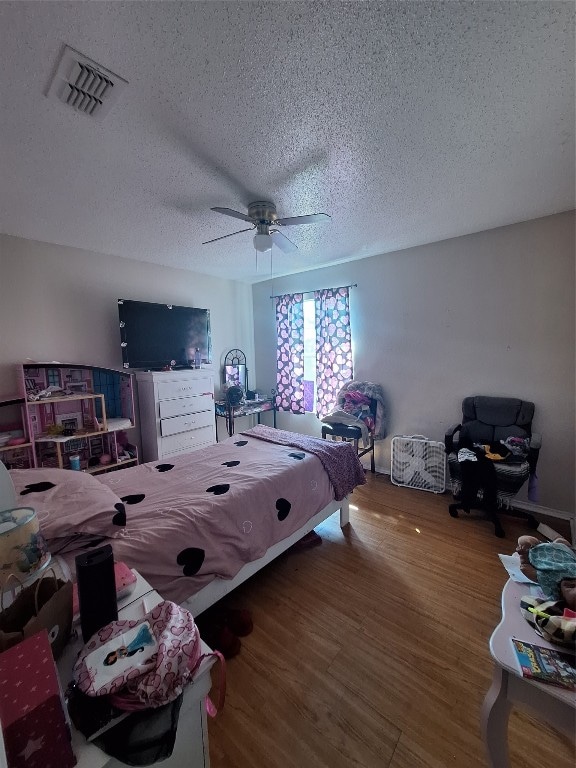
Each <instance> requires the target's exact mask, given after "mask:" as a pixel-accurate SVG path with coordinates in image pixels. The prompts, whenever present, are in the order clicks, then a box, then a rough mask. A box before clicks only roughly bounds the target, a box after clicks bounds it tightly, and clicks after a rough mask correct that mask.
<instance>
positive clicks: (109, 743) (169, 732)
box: [93, 694, 183, 765]
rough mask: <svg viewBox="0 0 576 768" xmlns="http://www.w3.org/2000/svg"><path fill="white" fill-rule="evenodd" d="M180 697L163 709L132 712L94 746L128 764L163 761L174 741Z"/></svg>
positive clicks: (98, 739) (169, 752)
mask: <svg viewBox="0 0 576 768" xmlns="http://www.w3.org/2000/svg"><path fill="white" fill-rule="evenodd" d="M182 697H183V694H180V696H178V697H177V698H176V699H174V701H171V702H170V703H169V704H164V706H162V707H155V708H154V709H142V710H139V711H138V712H132V713H131V714H130V715H128V717H125V718H124V719H123V720H121V721H120V722H119V723H118V724H117V725H114V726H112V728H110V729H109V730H107V731H105V732H104V733H102V734H101V735H100V736H98V737H97V738H95V739H94V741H93V743H94V744H96V746H97V747H100V749H101V750H102V751H103V752H106V754H107V755H110V756H111V757H115V758H116V759H117V760H120V761H121V762H122V763H126V764H127V765H152V763H156V762H158V761H159V760H166V758H168V757H170V755H171V754H172V750H173V749H174V744H175V742H176V729H177V727H178V716H179V714H180V707H181V706H182Z"/></svg>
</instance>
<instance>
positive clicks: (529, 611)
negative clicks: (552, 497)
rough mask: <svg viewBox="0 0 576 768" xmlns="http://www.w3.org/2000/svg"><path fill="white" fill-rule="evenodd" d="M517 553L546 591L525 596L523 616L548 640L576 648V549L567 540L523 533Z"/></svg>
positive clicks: (524, 568)
mask: <svg viewBox="0 0 576 768" xmlns="http://www.w3.org/2000/svg"><path fill="white" fill-rule="evenodd" d="M516 552H517V553H518V554H519V556H520V569H521V571H522V572H523V573H524V575H525V576H527V577H528V578H529V579H531V580H532V581H535V582H537V583H538V584H539V586H540V588H541V589H542V592H543V593H544V599H542V598H538V597H533V596H532V595H526V596H524V597H523V598H522V599H521V601H520V610H521V611H522V615H523V616H524V618H525V619H526V620H527V621H528V622H529V623H530V624H531V625H532V626H533V627H534V629H535V630H536V631H537V632H538V633H539V634H541V635H542V637H544V638H545V639H546V640H548V642H550V643H557V644H558V645H563V646H565V647H567V648H570V649H572V650H576V552H575V551H574V549H573V548H572V546H571V544H570V543H569V542H568V541H567V540H566V539H562V538H558V539H555V540H554V541H549V542H544V543H543V542H540V541H539V540H538V539H537V538H535V537H534V536H520V538H519V539H518V546H517V548H516Z"/></svg>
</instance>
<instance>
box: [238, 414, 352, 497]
mask: <svg viewBox="0 0 576 768" xmlns="http://www.w3.org/2000/svg"><path fill="white" fill-rule="evenodd" d="M242 434H243V435H249V436H250V437H257V438H258V439H259V440H267V441H268V442H269V443H276V444H277V445H288V446H290V447H291V448H300V450H302V451H307V452H308V453H312V454H314V456H316V457H317V458H319V459H320V461H321V462H322V466H323V467H324V469H325V470H326V474H327V475H328V477H329V478H330V482H331V483H332V487H333V488H334V498H335V499H336V501H340V500H341V499H343V498H344V496H346V495H347V494H349V493H350V492H351V491H353V490H354V488H355V487H356V486H357V485H363V484H364V483H365V482H366V476H365V474H364V468H363V467H362V464H361V463H360V459H359V458H358V456H357V455H356V451H355V450H354V446H353V445H352V443H344V442H335V441H332V440H330V441H326V440H321V439H319V438H317V437H310V436H309V435H298V434H296V433H294V432H287V431H286V430H283V429H273V428H272V427H266V426H264V425H263V424H258V425H257V426H255V427H252V429H248V430H246V432H242Z"/></svg>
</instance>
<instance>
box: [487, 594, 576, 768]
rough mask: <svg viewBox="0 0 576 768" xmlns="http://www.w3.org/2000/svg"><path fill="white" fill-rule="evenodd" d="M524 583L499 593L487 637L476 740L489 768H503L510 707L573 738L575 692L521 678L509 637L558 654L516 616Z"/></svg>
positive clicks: (505, 761)
mask: <svg viewBox="0 0 576 768" xmlns="http://www.w3.org/2000/svg"><path fill="white" fill-rule="evenodd" d="M528 592H529V587H528V585H527V584H518V583H517V582H515V581H512V580H511V579H510V580H509V581H508V582H507V583H506V585H505V587H504V589H503V591H502V619H501V620H500V624H498V626H497V627H496V629H495V630H494V632H493V633H492V637H491V638H490V653H491V654H492V658H493V659H494V662H495V665H494V677H493V680H492V685H491V687H490V690H489V691H488V693H487V694H486V698H485V699H484V704H483V706H482V737H483V739H484V743H485V745H486V750H487V753H488V765H489V767H490V768H508V766H509V765H510V763H509V757H508V718H509V715H510V710H511V709H512V706H513V705H514V704H516V705H518V706H520V707H521V708H522V709H525V710H527V711H528V712H530V714H532V715H534V716H535V717H537V718H540V719H542V720H545V721H546V722H547V723H549V724H550V725H551V726H552V727H553V728H555V729H556V730H558V731H561V732H562V733H564V734H566V735H567V736H568V737H570V738H575V735H576V692H573V691H568V690H565V689H563V688H558V687H557V686H554V685H547V684H546V683H537V682H535V681H533V680H529V679H528V678H525V677H522V673H521V671H520V666H519V664H518V662H517V657H516V652H515V651H514V647H513V645H512V640H511V638H512V637H517V638H518V639H519V640H524V641H525V642H527V643H534V644H535V645H541V646H545V647H547V648H554V647H556V648H557V649H558V646H554V645H551V644H550V643H548V642H546V640H544V638H542V637H540V636H539V635H538V634H537V633H536V632H535V631H534V630H533V629H532V627H531V626H530V625H529V624H528V622H527V621H526V619H524V617H523V616H522V614H521V613H520V598H521V597H522V596H523V595H526V594H528Z"/></svg>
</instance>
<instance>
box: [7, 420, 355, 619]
mask: <svg viewBox="0 0 576 768" xmlns="http://www.w3.org/2000/svg"><path fill="white" fill-rule="evenodd" d="M10 474H11V476H12V480H13V482H14V486H15V489H16V493H17V495H18V498H19V500H20V503H21V504H22V505H23V506H31V507H34V508H35V509H36V512H37V514H38V517H39V519H40V525H41V531H42V533H43V534H44V536H45V538H46V539H47V542H48V548H49V550H50V552H51V553H52V555H53V556H56V555H58V556H60V557H61V558H63V560H64V561H65V562H66V564H67V565H68V567H70V569H71V570H72V571H73V567H74V558H75V556H76V555H77V554H80V553H81V552H85V551H86V550H87V548H91V547H95V546H100V545H101V544H104V543H110V544H111V545H112V548H113V550H114V555H115V558H116V560H121V561H123V562H125V563H127V564H128V565H129V566H130V567H132V568H136V569H137V570H138V571H139V572H140V573H141V574H142V576H143V577H144V578H145V579H146V580H147V581H148V582H149V583H150V584H151V585H152V586H153V587H154V588H155V589H156V590H157V591H158V592H159V593H160V594H161V595H162V596H163V597H165V598H166V599H169V600H173V601H174V602H177V603H180V604H184V605H186V606H187V607H188V608H189V610H191V611H192V613H193V614H194V615H198V614H199V613H201V612H202V611H203V610H205V609H206V608H208V607H209V606H210V605H212V604H213V603H215V602H216V601H217V600H219V599H220V598H221V597H223V596H224V595H225V594H227V593H228V592H230V591H231V590H232V589H234V588H235V587H236V586H238V585H239V584H241V583H242V582H243V581H244V580H245V579H247V578H248V577H249V576H251V575H252V574H254V573H256V572H257V571H258V570H259V569H260V568H262V567H263V566H264V565H266V564H267V563H269V562H270V561H271V560H273V559H274V558H275V557H277V556H278V555H279V554H281V553H282V552H284V551H285V550H286V549H288V547H290V546H292V544H294V543H295V542H296V541H298V539H300V538H301V537H302V536H303V535H305V534H306V533H308V532H309V531H311V530H312V529H313V528H314V527H315V526H317V525H318V524H319V523H320V522H322V521H323V520H325V519H326V518H327V517H329V516H330V515H332V514H334V513H335V512H336V511H338V510H339V511H340V524H341V525H342V526H343V525H345V524H346V523H347V522H348V498H347V496H348V494H349V493H351V492H352V490H353V489H354V488H355V487H356V486H358V485H360V484H362V483H364V482H365V476H364V470H363V468H362V465H361V464H360V461H359V460H358V457H357V456H356V453H355V451H354V449H353V447H352V445H351V444H348V443H337V442H331V441H326V440H319V439H317V438H310V437H308V436H305V435H298V434H296V433H291V432H286V431H284V430H276V429H272V428H270V427H266V426H263V425H258V426H256V427H253V428H252V429H250V430H247V431H246V432H243V433H241V434H238V435H235V436H233V437H231V438H229V439H227V440H225V441H223V442H222V443H217V444H215V445H212V446H209V447H208V448H206V449H204V450H202V451H197V452H195V453H191V454H186V455H180V456H176V457H174V458H173V459H171V460H170V461H155V462H149V463H147V464H141V465H140V466H138V467H133V468H127V469H123V470H122V471H118V472H112V473H109V474H107V475H104V476H100V477H98V478H96V477H95V476H92V475H88V474H86V473H82V472H72V471H70V470H57V469H47V468H46V469H44V468H41V469H28V470H26V469H23V470H11V471H10Z"/></svg>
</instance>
